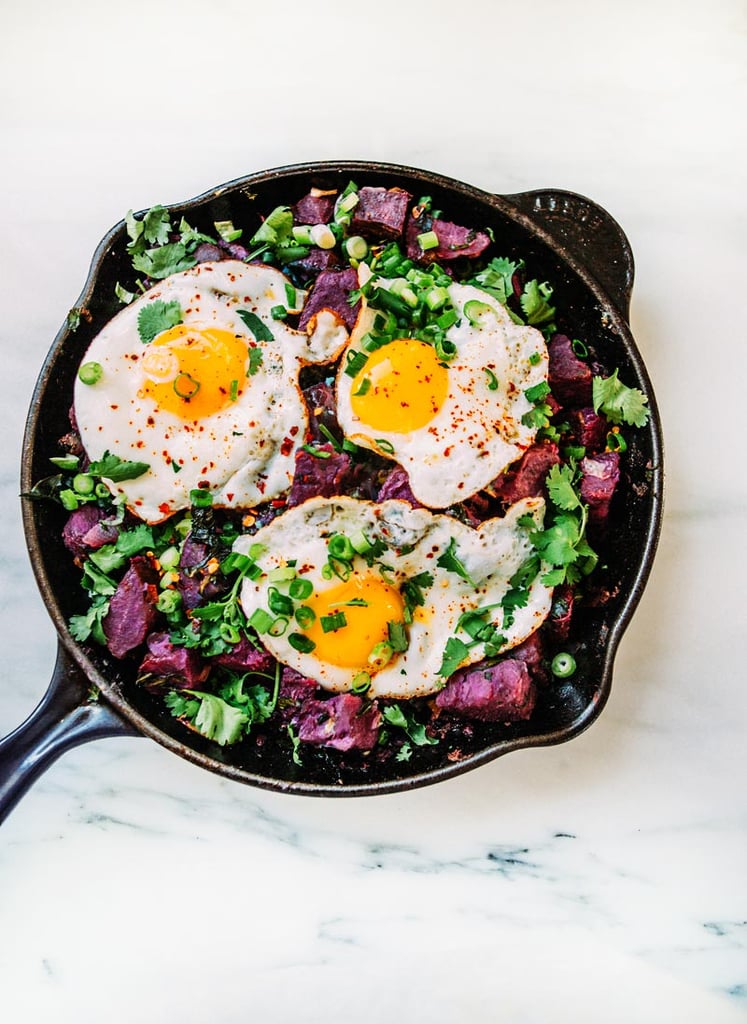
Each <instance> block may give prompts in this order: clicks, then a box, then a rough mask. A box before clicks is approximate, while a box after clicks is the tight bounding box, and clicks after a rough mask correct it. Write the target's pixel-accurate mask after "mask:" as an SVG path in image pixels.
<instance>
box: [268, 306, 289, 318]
mask: <svg viewBox="0 0 747 1024" xmlns="http://www.w3.org/2000/svg"><path fill="white" fill-rule="evenodd" d="M270 316H271V317H272V319H273V320H284V319H285V318H286V317H287V316H288V310H287V309H286V308H285V306H273V307H272V309H271V310H270Z"/></svg>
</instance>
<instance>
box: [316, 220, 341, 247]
mask: <svg viewBox="0 0 747 1024" xmlns="http://www.w3.org/2000/svg"><path fill="white" fill-rule="evenodd" d="M310 234H311V241H312V242H313V243H314V245H316V246H318V247H319V248H320V249H334V247H335V245H336V244H337V239H336V238H335V236H334V234H333V232H332V229H331V228H330V227H329V225H328V224H313V225H312V227H311V232H310Z"/></svg>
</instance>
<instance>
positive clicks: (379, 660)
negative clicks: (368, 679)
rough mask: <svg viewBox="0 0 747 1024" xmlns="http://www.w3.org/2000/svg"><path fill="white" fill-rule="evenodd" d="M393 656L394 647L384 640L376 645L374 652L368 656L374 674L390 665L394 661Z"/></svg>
mask: <svg viewBox="0 0 747 1024" xmlns="http://www.w3.org/2000/svg"><path fill="white" fill-rule="evenodd" d="M393 654H394V648H393V647H392V645H391V644H389V643H387V642H386V640H382V641H381V642H380V643H378V644H375V645H374V647H373V650H372V651H371V653H370V654H369V656H368V664H369V665H370V666H371V668H372V669H373V670H374V672H378V671H379V669H381V668H383V667H384V666H385V665H388V664H389V662H390V661H391V660H392V655H393Z"/></svg>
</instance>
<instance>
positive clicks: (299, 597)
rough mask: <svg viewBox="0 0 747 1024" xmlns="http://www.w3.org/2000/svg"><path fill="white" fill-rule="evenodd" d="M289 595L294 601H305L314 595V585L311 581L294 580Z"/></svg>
mask: <svg viewBox="0 0 747 1024" xmlns="http://www.w3.org/2000/svg"><path fill="white" fill-rule="evenodd" d="M288 593H289V594H290V596H291V597H292V598H293V599H294V601H305V600H306V598H307V597H311V595H312V594H313V593H314V584H313V583H312V582H311V580H307V579H300V578H298V577H297V578H296V579H294V580H292V582H291V585H290V587H289V588H288Z"/></svg>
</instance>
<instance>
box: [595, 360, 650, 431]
mask: <svg viewBox="0 0 747 1024" xmlns="http://www.w3.org/2000/svg"><path fill="white" fill-rule="evenodd" d="M591 386H592V401H593V403H594V412H601V413H603V414H604V415H605V416H606V417H607V419H608V420H609V421H610V423H616V424H619V423H627V424H628V425H629V426H632V427H645V426H646V424H647V423H648V419H649V412H650V410H649V409H648V408H647V406H648V398H646V396H645V395H644V394H643V392H642V391H640V390H639V389H638V388H629V387H628V386H627V385H625V384H623V383H622V381H621V380H619V379H618V371H617V370H615V372H614V373H613V374H612V376H611V377H593V378H592V382H591Z"/></svg>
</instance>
